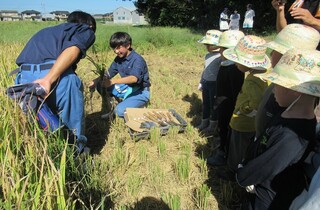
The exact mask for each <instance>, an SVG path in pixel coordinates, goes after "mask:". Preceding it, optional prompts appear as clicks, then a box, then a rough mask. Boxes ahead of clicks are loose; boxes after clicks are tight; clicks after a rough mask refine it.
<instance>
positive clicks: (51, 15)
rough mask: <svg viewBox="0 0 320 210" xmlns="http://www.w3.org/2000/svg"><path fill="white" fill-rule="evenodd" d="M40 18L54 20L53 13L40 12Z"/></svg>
mask: <svg viewBox="0 0 320 210" xmlns="http://www.w3.org/2000/svg"><path fill="white" fill-rule="evenodd" d="M41 19H42V21H53V20H55V16H54V15H53V14H50V13H49V14H48V13H46V14H42V16H41Z"/></svg>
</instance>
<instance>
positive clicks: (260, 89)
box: [238, 78, 267, 117]
mask: <svg viewBox="0 0 320 210" xmlns="http://www.w3.org/2000/svg"><path fill="white" fill-rule="evenodd" d="M255 79H257V78H255ZM266 88H267V85H266V83H265V82H263V81H262V80H260V79H259V80H248V81H246V82H245V84H244V85H243V86H242V91H243V92H245V93H246V95H247V101H246V102H245V103H243V104H241V106H240V107H239V110H238V113H239V114H240V113H241V114H243V115H246V116H248V117H254V116H255V115H256V113H257V110H258V107H259V104H260V101H261V100H262V96H263V93H264V91H265V89H266Z"/></svg>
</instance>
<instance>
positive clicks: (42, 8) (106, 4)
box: [0, 0, 135, 15]
mask: <svg viewBox="0 0 320 210" xmlns="http://www.w3.org/2000/svg"><path fill="white" fill-rule="evenodd" d="M121 6H122V7H126V8H128V9H131V8H135V6H134V4H133V0H132V1H129V0H126V1H124V0H0V10H17V11H18V12H22V11H24V10H36V11H38V12H41V13H43V14H45V13H50V12H52V11H56V10H63V11H69V12H72V11H75V10H82V11H84V12H87V13H90V14H92V15H94V14H105V13H109V12H112V11H113V10H115V9H116V8H118V7H121Z"/></svg>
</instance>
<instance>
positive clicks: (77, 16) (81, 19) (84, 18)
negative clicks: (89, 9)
mask: <svg viewBox="0 0 320 210" xmlns="http://www.w3.org/2000/svg"><path fill="white" fill-rule="evenodd" d="M67 22H68V23H84V24H87V25H89V26H91V28H92V30H93V31H94V32H96V28H97V25H96V20H95V19H94V17H92V16H91V15H90V14H88V13H86V12H82V11H74V12H71V13H70V14H69V16H68V19H67Z"/></svg>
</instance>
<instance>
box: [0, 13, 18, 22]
mask: <svg viewBox="0 0 320 210" xmlns="http://www.w3.org/2000/svg"><path fill="white" fill-rule="evenodd" d="M19 20H21V16H20V14H19V13H18V11H16V10H0V21H19Z"/></svg>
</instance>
